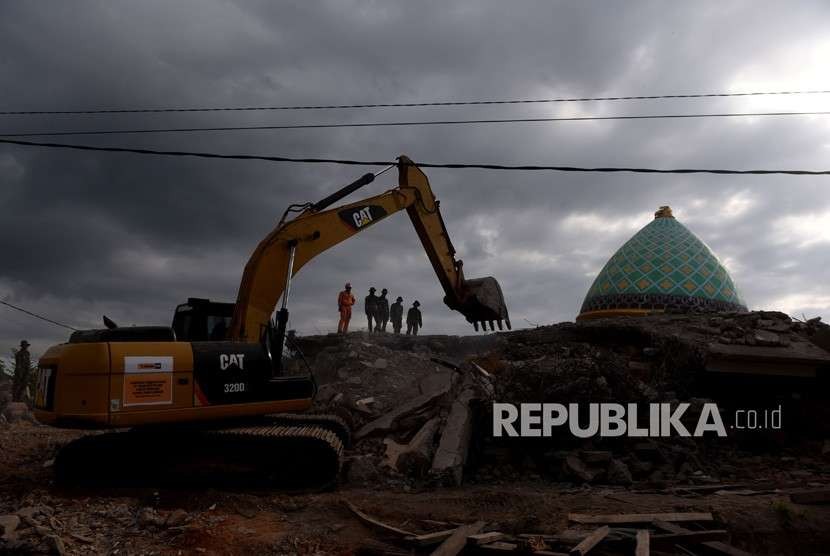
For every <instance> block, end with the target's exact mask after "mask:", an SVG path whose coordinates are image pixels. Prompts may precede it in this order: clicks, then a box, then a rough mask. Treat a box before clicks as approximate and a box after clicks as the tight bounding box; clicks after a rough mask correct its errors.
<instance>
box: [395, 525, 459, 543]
mask: <svg viewBox="0 0 830 556" xmlns="http://www.w3.org/2000/svg"><path fill="white" fill-rule="evenodd" d="M453 533H455V529H445V530H443V531H435V532H434V533H425V534H423V535H415V536H413V537H406V538H405V539H404V540H405V541H407V542H411V543H412V544H414V545H416V546H430V545H433V544H438V543H442V542H444V541H445V540H447V539H448V538H450V536H451V535H452V534H453Z"/></svg>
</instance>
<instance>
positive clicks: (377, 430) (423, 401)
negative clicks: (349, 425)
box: [355, 381, 452, 440]
mask: <svg viewBox="0 0 830 556" xmlns="http://www.w3.org/2000/svg"><path fill="white" fill-rule="evenodd" d="M451 387H452V382H451V381H446V382H444V383H443V384H442V385H440V387H439V388H437V389H435V390H433V391H432V392H428V393H426V394H421V395H420V396H416V397H415V398H413V399H411V400H410V401H408V402H407V403H405V404H403V405H401V406H399V407H397V408H395V409H393V410H392V411H390V412H388V413H386V414H384V415H382V416H380V417H378V418H377V419H375V420H374V421H372V422H370V423H367V424H366V425H364V426H363V427H362V428H361V429H360V430H359V431H357V434H355V439H358V440H359V439H362V438H366V437H367V436H371V435H374V434H382V433H387V432H390V431H392V430H394V429H395V425H396V424H397V423H398V421H400V420H401V419H403V418H404V417H406V416H407V415H409V414H411V413H415V412H417V411H419V410H421V409H423V408H425V407H427V406H429V405H431V404H433V403H436V402H437V401H438V400H440V399H441V398H442V397H444V396H445V395H446V394H447V393H448V392H449V391H450V388H451Z"/></svg>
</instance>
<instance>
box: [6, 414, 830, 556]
mask: <svg viewBox="0 0 830 556" xmlns="http://www.w3.org/2000/svg"><path fill="white" fill-rule="evenodd" d="M78 434H79V433H76V432H72V431H63V430H56V429H51V428H48V427H43V426H40V425H36V424H31V423H16V424H3V425H2V428H0V445H2V452H0V515H2V514H14V513H18V514H22V515H24V516H25V517H23V518H22V523H21V525H20V527H19V528H18V536H19V537H20V539H22V540H26V539H28V542H25V543H24V542H21V540H18V541H16V542H7V543H5V545H0V553H5V554H21V553H37V552H36V551H37V550H42V551H43V552H51V553H60V552H61V551H62V552H63V553H65V554H123V555H133V554H134V555H138V554H146V555H149V554H164V555H179V554H181V555H201V554H228V555H230V554H353V553H355V552H357V551H358V550H359V549H361V547H364V546H366V543H367V541H369V540H370V539H375V540H377V541H380V542H388V541H389V539H384V537H383V535H382V534H380V533H378V532H377V531H375V530H372V529H370V528H367V527H366V526H365V525H364V524H363V523H362V522H361V521H360V520H358V519H357V518H356V517H355V516H354V514H352V512H351V511H350V510H349V509H348V508H347V507H346V506H345V503H344V502H345V501H350V502H351V503H353V504H354V505H355V506H357V507H358V508H360V509H361V510H362V511H364V512H366V513H368V514H370V515H372V516H373V517H375V518H377V519H380V520H382V521H384V522H386V523H388V524H390V525H393V526H396V527H399V528H402V529H405V530H409V531H414V532H418V533H422V532H429V531H432V530H439V529H445V528H447V526H448V524H454V523H469V522H472V521H476V520H484V521H486V522H488V524H489V525H490V526H491V527H492V528H493V529H497V530H500V531H503V532H507V533H513V534H519V533H551V534H552V533H556V532H559V531H562V530H564V529H566V528H567V527H568V523H567V513H568V512H581V513H591V512H595V513H614V512H623V513H636V512H646V511H648V512H657V511H710V512H712V513H713V514H714V515H715V518H716V520H717V523H718V525H719V526H722V527H723V528H726V529H728V530H729V531H730V533H731V542H732V544H733V545H735V546H738V547H741V548H743V549H745V550H748V551H751V552H753V553H757V554H822V553H827V551H828V548H827V547H830V530H829V529H828V527H827V524H828V523H830V506H820V505H810V506H800V505H796V504H793V503H792V502H790V501H789V498H788V496H787V494H786V493H784V492H783V491H781V492H774V491H772V492H770V491H768V490H767V491H764V490H759V491H755V492H752V491H747V490H746V489H743V490H737V491H733V492H729V491H724V492H722V493H721V494H706V495H702V496H695V495H686V496H681V495H678V494H667V493H660V492H657V491H652V492H649V491H638V490H637V489H635V488H624V487H615V488H610V487H599V486H588V485H585V486H582V487H577V488H574V487H568V486H565V485H561V484H555V483H549V482H543V481H529V482H526V481H515V482H514V481H509V482H507V481H505V482H503V483H502V484H487V485H484V484H482V485H467V486H463V487H459V488H424V489H417V488H415V489H413V488H410V487H407V486H405V485H404V486H401V487H398V488H390V487H389V486H388V485H386V484H379V485H376V486H375V487H352V486H348V485H344V486H342V487H341V488H339V489H337V490H336V491H332V492H326V493H320V494H305V495H294V496H287V495H284V494H280V493H279V492H274V491H268V490H261V491H248V492H228V491H222V490H198V491H195V490H154V489H151V488H148V489H125V490H117V489H116V490H112V489H110V490H108V491H105V492H102V491H101V490H99V489H87V490H79V491H66V490H60V489H57V488H56V487H54V485H53V480H52V469H51V466H50V463H51V459H52V457H53V456H54V453H55V451H56V449H57V448H58V447H59V446H61V445H62V444H64V443H66V442H68V441H69V440H71V439H72V438H74V437H76V436H78ZM117 464H118V463H117V456H116V457H115V458H114V461H113V465H117ZM797 471H798V470H794V472H795V475H796V476H798V475H799V474H798V473H797ZM826 471H827V473H826V474H824V473H820V474H818V475H816V472H815V470H814V469H813V470H810V471H809V473H810V475H811V477H812V479H813V483H812V484H815V485H819V484H821V483H826V482H830V470H826ZM56 539H57V540H56ZM35 541H38V542H39V544H38V542H35ZM33 547H39V548H35V549H34V550H35V552H32V550H33ZM403 552H406V550H403ZM597 553H598V554H601V552H597Z"/></svg>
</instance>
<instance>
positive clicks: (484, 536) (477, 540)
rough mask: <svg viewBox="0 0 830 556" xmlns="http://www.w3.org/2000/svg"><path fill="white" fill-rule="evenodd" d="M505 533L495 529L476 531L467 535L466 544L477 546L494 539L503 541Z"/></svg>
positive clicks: (494, 540)
mask: <svg viewBox="0 0 830 556" xmlns="http://www.w3.org/2000/svg"><path fill="white" fill-rule="evenodd" d="M506 537H507V535H505V534H504V533H499V532H497V531H492V532H490V533H478V534H476V535H470V536H469V537H467V544H471V545H475V546H479V545H482V544H487V543H491V542H496V541H503V540H504V539H505V538H506Z"/></svg>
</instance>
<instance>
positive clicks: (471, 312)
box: [452, 276, 511, 330]
mask: <svg viewBox="0 0 830 556" xmlns="http://www.w3.org/2000/svg"><path fill="white" fill-rule="evenodd" d="M462 292H463V294H464V296H463V298H462V299H463V301H462V302H461V305H460V306H458V307H452V308H453V309H456V310H458V311H460V312H461V314H463V315H464V316H465V317H466V318H467V320H468V321H469V322H471V323H473V326H474V327H475V329H476V330H478V326H479V324H481V326H482V329H483V330H487V323H488V322H489V323H490V330H495V329H496V325H498V328H499V330H503V324H504V325H506V326H507V329H508V330H510V328H511V327H510V317H509V315H508V314H507V304H506V303H505V302H504V294H502V292H501V286H499V283H498V281H496V279H495V278H493V277H492V276H487V277H486V278H473V279H471V280H464V282H463V285H462Z"/></svg>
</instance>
